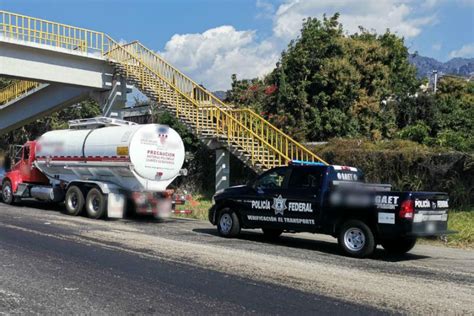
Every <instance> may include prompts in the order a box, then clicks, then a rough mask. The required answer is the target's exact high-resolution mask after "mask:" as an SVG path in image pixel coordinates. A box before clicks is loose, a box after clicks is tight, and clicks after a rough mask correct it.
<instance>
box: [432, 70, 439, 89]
mask: <svg viewBox="0 0 474 316" xmlns="http://www.w3.org/2000/svg"><path fill="white" fill-rule="evenodd" d="M433 75H434V84H433V92H434V94H436V90H438V70H433Z"/></svg>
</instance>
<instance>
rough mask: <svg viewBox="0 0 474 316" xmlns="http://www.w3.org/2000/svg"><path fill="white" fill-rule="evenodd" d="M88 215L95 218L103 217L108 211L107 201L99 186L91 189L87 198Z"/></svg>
mask: <svg viewBox="0 0 474 316" xmlns="http://www.w3.org/2000/svg"><path fill="white" fill-rule="evenodd" d="M86 212H87V216H89V217H90V218H94V219H99V218H103V217H104V216H105V215H106V212H107V201H106V199H105V196H104V195H103V194H102V192H101V191H100V190H99V189H97V188H92V189H90V191H89V193H87V198H86Z"/></svg>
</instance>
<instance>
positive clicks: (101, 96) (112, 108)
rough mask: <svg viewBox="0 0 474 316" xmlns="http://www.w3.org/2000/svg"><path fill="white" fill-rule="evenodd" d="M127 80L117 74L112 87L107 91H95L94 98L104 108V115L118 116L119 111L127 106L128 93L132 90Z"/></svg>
mask: <svg viewBox="0 0 474 316" xmlns="http://www.w3.org/2000/svg"><path fill="white" fill-rule="evenodd" d="M131 91H132V90H131V88H130V87H127V81H126V80H125V78H123V77H122V76H117V77H115V78H114V80H113V82H112V89H111V90H109V91H106V92H100V93H95V94H94V95H93V97H94V99H95V100H96V101H97V102H98V103H99V105H100V106H101V108H102V115H103V116H106V117H114V116H118V111H119V110H122V109H123V108H125V106H126V103H127V93H129V92H131Z"/></svg>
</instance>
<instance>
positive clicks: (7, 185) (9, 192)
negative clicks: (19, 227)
mask: <svg viewBox="0 0 474 316" xmlns="http://www.w3.org/2000/svg"><path fill="white" fill-rule="evenodd" d="M2 200H3V203H6V204H9V205H12V204H13V203H14V202H15V198H14V196H13V189H12V183H11V182H10V180H5V181H4V182H3V185H2Z"/></svg>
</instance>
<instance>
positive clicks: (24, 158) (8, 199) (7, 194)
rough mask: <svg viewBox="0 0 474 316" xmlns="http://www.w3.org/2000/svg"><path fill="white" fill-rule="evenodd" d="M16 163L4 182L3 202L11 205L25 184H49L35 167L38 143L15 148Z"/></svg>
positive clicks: (28, 143) (30, 142) (32, 142)
mask: <svg viewBox="0 0 474 316" xmlns="http://www.w3.org/2000/svg"><path fill="white" fill-rule="evenodd" d="M13 150H14V161H13V163H12V166H11V169H10V170H8V171H7V172H6V173H5V176H4V178H3V180H2V197H3V201H4V202H5V203H7V204H10V203H12V202H13V201H14V195H15V194H16V193H17V191H18V188H19V186H20V185H21V184H22V183H25V184H49V180H48V178H47V177H46V176H45V175H44V174H43V173H42V172H41V171H40V170H38V168H36V166H35V165H34V162H35V152H36V141H28V142H26V143H25V144H24V145H23V146H21V145H16V146H14V147H13Z"/></svg>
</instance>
